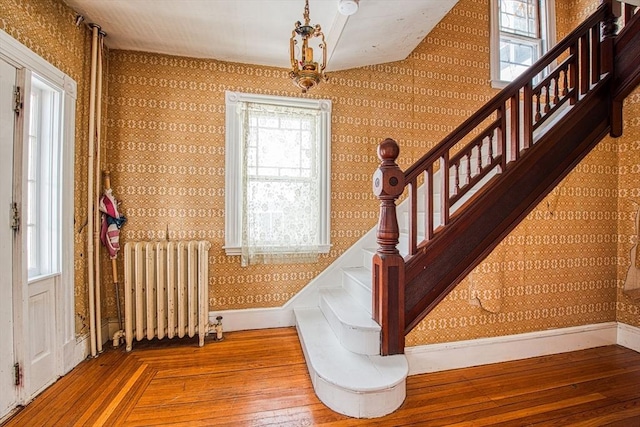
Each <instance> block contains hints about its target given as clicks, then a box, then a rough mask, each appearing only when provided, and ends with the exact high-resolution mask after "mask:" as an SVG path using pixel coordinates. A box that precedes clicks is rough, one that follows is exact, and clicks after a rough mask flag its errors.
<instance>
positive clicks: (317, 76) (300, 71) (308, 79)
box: [289, 0, 328, 93]
mask: <svg viewBox="0 0 640 427" xmlns="http://www.w3.org/2000/svg"><path fill="white" fill-rule="evenodd" d="M303 17H304V25H303V24H302V23H301V22H300V21H298V22H296V24H295V25H296V26H295V28H294V29H293V32H292V33H291V43H290V50H291V71H290V72H289V76H290V77H291V79H292V80H293V83H294V84H295V85H296V86H298V87H299V88H300V89H302V93H305V92H306V91H307V90H309V89H311V88H312V87H314V86H317V85H318V84H319V83H320V80H324V81H327V80H328V78H327V76H325V74H324V69H325V68H326V66H327V44H326V43H325V41H324V34H323V33H322V29H321V28H320V24H316V25H313V26H312V25H311V24H309V0H305V6H304V15H303ZM316 37H317V38H318V40H315V41H316V46H317V48H318V50H321V51H322V63H321V64H322V65H320V63H319V61H314V60H313V59H314V58H313V47H312V46H310V43H309V42H310V41H312V40H313V39H315V38H316ZM299 40H302V42H301V43H300V44H301V46H302V47H301V48H300V49H296V46H297V45H298V43H299ZM296 53H298V54H299V57H298V55H296Z"/></svg>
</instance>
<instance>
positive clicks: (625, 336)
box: [617, 323, 640, 353]
mask: <svg viewBox="0 0 640 427" xmlns="http://www.w3.org/2000/svg"><path fill="white" fill-rule="evenodd" d="M617 341H618V345H621V346H623V347H627V348H630V349H631V350H633V351H637V352H639V353H640V328H638V327H637V326H631V325H627V324H626V323H618V340H617Z"/></svg>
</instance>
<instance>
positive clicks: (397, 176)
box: [295, 0, 640, 418]
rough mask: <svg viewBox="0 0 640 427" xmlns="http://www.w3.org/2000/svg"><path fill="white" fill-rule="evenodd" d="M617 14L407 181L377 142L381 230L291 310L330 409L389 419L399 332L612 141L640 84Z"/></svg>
mask: <svg viewBox="0 0 640 427" xmlns="http://www.w3.org/2000/svg"><path fill="white" fill-rule="evenodd" d="M619 7H620V3H619V2H617V1H613V0H606V1H604V2H603V4H601V6H600V7H599V8H598V9H597V11H596V12H595V13H594V14H593V15H592V16H591V17H589V18H588V19H587V20H586V21H585V22H584V23H583V24H581V25H580V26H579V27H578V28H576V30H574V31H573V32H572V33H571V34H569V35H568V36H567V37H566V38H565V39H564V40H562V41H561V42H560V43H558V45H556V46H555V47H554V48H553V49H551V50H550V51H549V52H548V53H547V54H546V55H545V56H544V57H543V58H541V60H540V61H539V62H538V63H536V64H534V65H533V66H532V67H531V68H530V70H529V71H528V72H527V73H525V74H524V75H522V76H521V77H519V78H518V79H517V80H516V81H514V82H513V83H512V84H510V85H509V86H508V87H507V88H505V89H504V90H503V91H502V92H500V93H499V94H498V95H497V96H496V97H495V98H494V99H493V100H491V101H490V102H489V103H488V104H487V105H485V106H484V107H483V108H482V109H481V110H479V111H478V112H477V113H476V114H474V115H473V116H472V117H470V118H469V119H468V120H467V121H466V122H465V123H463V124H462V125H461V126H460V127H459V128H458V129H457V130H456V131H454V132H453V133H452V134H451V135H449V136H448V137H447V138H446V139H445V140H443V141H442V142H441V143H440V144H439V145H438V146H436V147H435V148H434V149H433V150H431V151H430V152H429V153H427V154H426V155H425V156H424V157H423V158H422V159H420V160H419V161H418V162H417V163H416V164H414V165H413V166H411V167H410V168H409V169H407V170H406V171H404V172H403V171H401V170H400V168H399V167H398V165H397V163H396V159H397V157H398V155H399V148H398V146H397V144H396V143H395V141H393V140H385V141H384V142H383V143H381V145H380V147H379V149H378V155H379V157H380V159H381V161H382V162H381V165H380V168H379V169H378V171H377V172H376V174H375V175H374V192H375V193H376V195H377V196H378V197H379V198H380V200H381V207H380V211H381V215H380V222H379V224H378V227H377V230H372V231H371V232H370V233H368V234H367V235H366V236H364V237H363V238H362V239H361V240H360V241H359V242H357V243H356V244H355V245H354V247H352V248H351V249H349V251H347V253H345V255H343V256H342V257H340V259H338V260H337V261H336V263H334V266H332V267H333V268H332V271H339V274H327V275H326V276H325V277H323V280H320V281H319V284H318V303H317V306H312V307H305V308H296V309H295V318H296V325H297V328H298V333H299V336H300V341H301V343H302V348H303V351H304V354H305V358H306V361H307V366H308V369H309V373H310V376H311V379H312V383H313V386H314V389H315V391H316V394H317V395H318V397H319V398H320V400H321V401H322V402H324V403H325V404H326V405H327V406H328V407H330V408H331V409H333V410H335V411H336V412H339V413H342V414H345V415H349V416H352V417H357V418H373V417H379V416H383V415H386V414H388V413H390V412H393V411H394V410H395V409H397V408H398V407H399V406H400V405H401V404H402V402H403V401H404V398H405V393H406V385H405V380H406V377H407V374H408V365H407V360H406V358H405V357H404V355H403V352H404V337H405V335H406V334H407V333H408V332H410V331H411V329H412V328H413V327H415V326H416V325H417V324H418V323H419V322H420V321H421V320H422V319H423V318H424V317H425V316H426V315H427V314H428V313H429V312H430V311H431V310H432V309H433V308H434V307H435V306H436V305H437V304H438V303H439V302H440V301H441V300H442V299H443V298H444V297H445V296H446V295H447V294H448V293H449V292H450V291H451V290H452V289H453V288H454V287H455V286H456V285H457V284H458V283H459V282H460V281H461V280H462V279H463V278H464V277H465V276H466V275H467V274H468V273H469V272H470V271H471V270H472V269H473V268H475V267H476V266H477V265H478V264H479V263H480V262H481V261H482V260H483V259H484V258H485V257H486V256H487V255H488V254H489V253H490V252H491V251H492V250H493V249H494V248H495V247H496V246H497V245H498V243H499V242H500V241H501V240H502V239H503V238H504V237H505V236H506V235H507V234H508V233H509V232H511V231H512V230H513V229H514V228H515V226H516V225H517V224H518V223H519V222H520V221H521V220H522V218H524V217H525V216H526V215H527V214H528V213H529V212H530V211H531V210H532V209H533V208H534V207H535V206H536V204H537V203H538V202H539V201H540V200H541V199H542V198H543V197H545V196H546V195H547V194H548V193H549V192H550V191H551V190H552V189H553V188H554V187H555V186H556V185H557V183H558V182H560V180H562V179H563V178H564V177H565V176H566V175H567V174H568V173H569V172H570V171H571V170H572V169H573V167H575V166H576V165H577V164H578V163H579V162H580V161H581V160H582V159H583V158H584V157H585V156H586V155H587V154H588V153H589V151H590V150H591V149H592V148H593V147H594V146H595V145H596V144H597V143H598V142H599V141H600V140H601V139H602V138H603V137H604V136H606V135H607V134H611V135H613V136H619V135H620V133H621V131H622V112H621V109H622V100H624V97H626V96H628V95H629V94H630V93H631V91H632V90H633V89H634V88H635V87H636V86H637V85H638V84H639V83H640V55H638V54H637V52H638V51H640V15H638V14H635V15H634V13H635V10H636V9H635V7H632V6H627V5H626V6H625V8H624V23H625V28H624V29H623V30H621V32H620V34H619V35H618V36H617V37H616V35H615V31H616V26H615V24H614V18H615V15H616V9H617V8H619ZM550 69H551V71H548V70H550ZM443 171H446V173H444V174H443ZM443 175H444V176H445V177H446V179H443V178H442V177H443ZM405 186H406V189H407V198H406V200H405V202H403V203H402V204H401V205H400V206H398V207H396V204H395V201H396V200H397V199H398V197H399V196H400V195H401V194H403V193H404V192H405ZM376 243H377V244H376Z"/></svg>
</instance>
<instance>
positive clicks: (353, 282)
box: [342, 274, 373, 314]
mask: <svg viewBox="0 0 640 427" xmlns="http://www.w3.org/2000/svg"><path fill="white" fill-rule="evenodd" d="M342 287H343V288H344V289H345V290H346V291H347V292H348V293H349V295H351V297H352V298H354V299H355V300H356V301H358V303H360V305H361V306H362V307H363V308H364V309H365V310H366V311H367V313H369V314H371V306H372V304H373V302H372V297H371V291H370V288H369V287H366V285H364V284H362V283H360V282H359V281H358V280H357V279H356V278H354V277H352V276H350V275H348V274H343V275H342Z"/></svg>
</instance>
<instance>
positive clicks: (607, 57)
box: [600, 0, 622, 137]
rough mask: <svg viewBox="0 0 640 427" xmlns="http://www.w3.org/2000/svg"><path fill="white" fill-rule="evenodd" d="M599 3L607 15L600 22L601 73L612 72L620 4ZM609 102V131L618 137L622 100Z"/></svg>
mask: <svg viewBox="0 0 640 427" xmlns="http://www.w3.org/2000/svg"><path fill="white" fill-rule="evenodd" d="M601 3H602V4H606V5H607V16H606V17H605V18H604V21H603V22H602V45H601V51H600V55H601V57H600V60H601V64H602V73H603V74H604V73H613V67H614V65H613V62H614V56H615V52H614V45H615V38H616V34H617V32H618V18H619V17H620V13H621V11H622V9H621V7H622V5H621V4H620V2H619V1H617V0H601ZM611 104H612V105H611V131H610V132H609V133H610V135H611V136H613V137H618V136H620V135H622V100H615V99H612V100H611Z"/></svg>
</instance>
